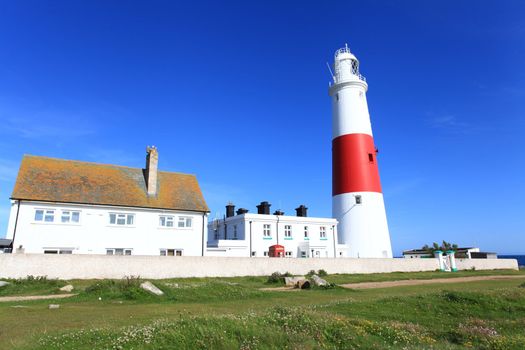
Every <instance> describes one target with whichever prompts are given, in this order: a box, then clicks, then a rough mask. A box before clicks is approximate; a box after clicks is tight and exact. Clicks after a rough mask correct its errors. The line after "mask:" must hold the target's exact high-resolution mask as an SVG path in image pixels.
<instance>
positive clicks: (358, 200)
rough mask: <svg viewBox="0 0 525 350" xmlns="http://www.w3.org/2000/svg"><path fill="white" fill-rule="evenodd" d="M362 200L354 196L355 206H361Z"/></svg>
mask: <svg viewBox="0 0 525 350" xmlns="http://www.w3.org/2000/svg"><path fill="white" fill-rule="evenodd" d="M361 202H362V200H361V196H359V195H357V196H355V204H361Z"/></svg>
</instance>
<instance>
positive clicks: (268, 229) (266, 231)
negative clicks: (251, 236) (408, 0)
mask: <svg viewBox="0 0 525 350" xmlns="http://www.w3.org/2000/svg"><path fill="white" fill-rule="evenodd" d="M263 237H264V238H269V237H272V225H270V224H263Z"/></svg>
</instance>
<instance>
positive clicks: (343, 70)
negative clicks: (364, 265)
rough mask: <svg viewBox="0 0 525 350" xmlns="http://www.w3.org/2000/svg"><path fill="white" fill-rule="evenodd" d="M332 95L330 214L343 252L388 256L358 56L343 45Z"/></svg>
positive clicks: (388, 246) (360, 255)
mask: <svg viewBox="0 0 525 350" xmlns="http://www.w3.org/2000/svg"><path fill="white" fill-rule="evenodd" d="M332 78H333V83H331V84H330V88H329V94H330V96H331V97H332V113H333V115H332V214H333V217H334V218H336V219H337V220H338V221H339V224H338V232H339V236H340V237H341V238H340V239H341V242H340V243H344V244H346V245H347V246H348V256H350V257H355V258H359V257H361V258H391V257H392V247H391V244H390V234H389V232H388V224H387V219H386V212H385V204H384V200H383V193H382V190H381V183H380V181H379V170H378V167H377V157H376V156H377V150H376V147H375V144H374V139H373V136H372V126H371V124H370V115H369V113H368V104H367V101H366V91H367V90H368V84H367V83H366V79H365V77H363V76H362V75H361V74H360V72H359V61H358V60H357V58H356V57H355V56H354V54H352V52H350V49H349V48H348V45H347V44H345V47H343V48H340V49H339V50H337V51H336V52H335V57H334V73H333V74H332Z"/></svg>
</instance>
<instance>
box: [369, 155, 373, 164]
mask: <svg viewBox="0 0 525 350" xmlns="http://www.w3.org/2000/svg"><path fill="white" fill-rule="evenodd" d="M368 161H369V162H371V163H373V162H374V155H373V154H372V153H368Z"/></svg>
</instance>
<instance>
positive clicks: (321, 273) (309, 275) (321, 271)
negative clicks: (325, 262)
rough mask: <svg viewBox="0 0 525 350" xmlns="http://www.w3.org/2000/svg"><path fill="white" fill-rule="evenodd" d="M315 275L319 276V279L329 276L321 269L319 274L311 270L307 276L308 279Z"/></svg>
mask: <svg viewBox="0 0 525 350" xmlns="http://www.w3.org/2000/svg"><path fill="white" fill-rule="evenodd" d="M313 275H317V276H319V277H323V276H327V275H328V272H326V271H325V270H323V269H321V270H319V271H317V272H315V270H310V271H309V272H308V273H307V274H306V277H312V276H313Z"/></svg>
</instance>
